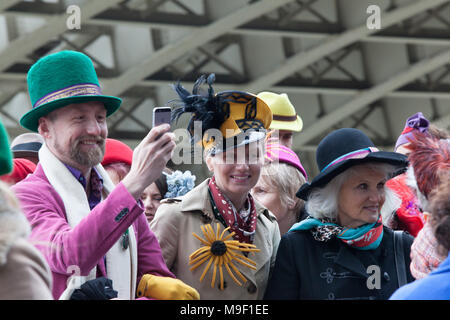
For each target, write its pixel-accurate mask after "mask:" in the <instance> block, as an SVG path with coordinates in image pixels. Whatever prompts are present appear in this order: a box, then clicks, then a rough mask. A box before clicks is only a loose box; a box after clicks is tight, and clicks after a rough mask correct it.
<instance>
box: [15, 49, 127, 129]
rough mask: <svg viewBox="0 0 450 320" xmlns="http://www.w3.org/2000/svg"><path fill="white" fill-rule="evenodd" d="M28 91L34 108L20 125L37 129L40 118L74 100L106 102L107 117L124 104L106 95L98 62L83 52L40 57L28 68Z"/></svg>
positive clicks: (65, 52)
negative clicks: (100, 79)
mask: <svg viewBox="0 0 450 320" xmlns="http://www.w3.org/2000/svg"><path fill="white" fill-rule="evenodd" d="M27 82H28V93H29V95H30V99H31V104H32V106H33V109H32V110H30V111H29V112H27V113H26V114H25V115H24V116H23V117H22V118H21V119H20V124H21V125H22V126H23V127H24V128H27V129H29V130H31V131H34V132H37V131H38V130H37V128H38V120H39V118H40V117H42V116H45V115H47V114H49V113H50V112H51V111H53V110H55V109H58V108H62V107H65V106H67V105H69V104H73V103H83V102H89V101H100V102H103V103H104V105H105V108H106V111H107V116H110V115H111V114H113V113H114V112H115V111H116V110H117V109H118V108H119V107H120V104H121V103H122V100H121V99H119V98H116V97H110V96H105V95H103V94H102V91H101V88H100V85H99V82H98V78H97V74H96V72H95V68H94V64H93V63H92V61H91V59H90V58H89V57H88V56H87V55H85V54H83V53H80V52H76V51H61V52H58V53H54V54H51V55H48V56H46V57H43V58H41V59H39V60H38V61H37V62H36V63H35V64H34V65H33V66H32V67H31V68H30V70H29V71H28V75H27Z"/></svg>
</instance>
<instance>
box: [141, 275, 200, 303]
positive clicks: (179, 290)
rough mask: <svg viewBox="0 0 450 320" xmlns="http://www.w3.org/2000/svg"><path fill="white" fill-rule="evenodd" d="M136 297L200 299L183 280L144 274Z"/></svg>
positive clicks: (195, 291)
mask: <svg viewBox="0 0 450 320" xmlns="http://www.w3.org/2000/svg"><path fill="white" fill-rule="evenodd" d="M137 296H138V297H143V296H145V297H147V298H153V299H157V300H200V294H199V293H198V292H197V290H195V289H194V288H192V287H190V286H188V285H187V284H185V283H184V282H183V281H181V280H179V279H175V278H171V277H159V276H155V275H153V274H144V275H143V276H142V278H141V281H140V282H139V285H138V288H137Z"/></svg>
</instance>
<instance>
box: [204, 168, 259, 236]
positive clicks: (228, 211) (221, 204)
mask: <svg viewBox="0 0 450 320" xmlns="http://www.w3.org/2000/svg"><path fill="white" fill-rule="evenodd" d="M209 191H210V196H211V200H212V202H211V204H212V206H213V210H214V215H215V216H216V218H217V219H218V220H219V221H221V222H222V224H223V225H224V226H225V227H230V232H235V235H234V236H233V238H234V239H235V240H237V241H239V242H245V243H253V239H254V237H255V230H256V218H257V215H256V208H255V203H254V201H253V198H252V196H251V195H250V194H248V196H247V201H248V203H249V204H250V208H249V209H250V210H249V214H248V215H247V216H245V214H243V215H242V216H241V214H240V213H239V212H237V210H236V208H235V207H234V206H233V204H232V203H231V201H230V200H228V199H227V198H226V197H225V196H224V194H223V193H222V191H220V189H219V188H218V187H217V184H216V179H215V177H214V176H213V177H212V178H211V180H210V181H209Z"/></svg>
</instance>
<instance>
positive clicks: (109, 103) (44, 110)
mask: <svg viewBox="0 0 450 320" xmlns="http://www.w3.org/2000/svg"><path fill="white" fill-rule="evenodd" d="M89 101H99V102H103V103H104V105H105V108H106V116H107V117H109V116H110V115H112V114H113V113H114V112H116V111H117V109H119V107H120V105H121V104H122V99H120V98H117V97H112V96H103V95H97V96H78V97H68V98H62V99H58V100H55V101H51V102H48V103H45V104H43V105H41V106H39V107H37V108H33V109H32V110H30V111H28V112H27V113H26V114H24V115H23V116H22V118H21V119H20V125H21V126H22V127H24V128H26V129H28V130H31V131H34V132H38V124H39V118H41V117H43V116H45V115H47V114H49V113H50V112H52V111H54V110H56V109H59V108H62V107H65V106H68V105H70V104H74V103H83V102H89Z"/></svg>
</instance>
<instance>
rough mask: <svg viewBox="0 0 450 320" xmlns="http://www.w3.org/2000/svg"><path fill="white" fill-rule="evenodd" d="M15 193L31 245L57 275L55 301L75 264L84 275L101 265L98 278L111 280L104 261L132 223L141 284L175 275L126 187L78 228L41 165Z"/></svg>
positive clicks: (92, 212)
mask: <svg viewBox="0 0 450 320" xmlns="http://www.w3.org/2000/svg"><path fill="white" fill-rule="evenodd" d="M13 190H14V192H15V193H16V195H17V197H18V198H19V200H20V202H21V206H22V210H23V212H24V213H25V215H26V217H27V218H28V221H29V222H30V224H31V227H32V232H31V236H30V241H31V242H32V243H34V244H35V246H36V247H37V248H38V249H39V250H40V251H41V252H42V254H43V255H44V257H45V258H46V260H47V263H48V264H49V266H50V270H51V271H52V275H53V290H52V292H53V297H54V298H56V299H57V298H59V296H60V295H61V293H62V292H63V291H64V290H65V289H66V283H67V280H68V278H69V277H70V276H71V275H72V274H73V272H74V266H76V268H79V270H80V272H81V275H87V274H88V273H89V271H90V270H91V269H92V268H93V267H95V266H97V276H104V277H107V274H106V270H105V263H104V260H103V257H104V256H105V254H106V252H107V251H108V250H109V249H110V248H111V247H112V246H113V244H114V243H115V242H116V241H117V240H118V239H119V238H120V237H121V235H122V234H123V233H124V232H125V230H126V229H127V228H128V227H129V226H130V225H131V224H133V228H134V232H135V235H136V241H137V245H138V249H137V250H138V275H137V277H138V279H137V282H136V283H137V284H138V283H139V280H140V278H141V277H142V276H143V275H144V274H154V275H158V276H166V277H174V275H173V274H172V273H171V272H170V271H169V269H168V268H167V266H166V264H165V262H164V258H163V256H162V253H161V248H160V246H159V243H158V241H157V239H156V237H155V235H154V234H153V232H152V231H150V228H149V226H148V223H147V220H146V218H145V215H144V214H143V210H142V208H141V207H140V206H139V205H138V204H137V202H136V200H135V199H134V198H133V197H132V196H131V195H130V193H129V192H128V190H127V189H126V188H125V186H124V185H123V184H122V183H119V184H118V185H117V186H116V188H115V189H114V190H113V191H112V192H111V193H110V194H109V196H108V197H107V198H106V199H105V200H104V201H102V202H101V203H100V204H98V205H97V206H96V207H95V208H94V209H93V210H92V211H91V213H90V214H89V215H88V216H87V217H86V218H85V219H84V220H82V221H81V222H80V223H79V224H78V225H77V226H76V227H75V228H73V229H72V228H71V227H70V226H69V225H68V223H67V219H66V216H65V210H64V204H63V201H62V199H61V198H60V196H59V195H58V194H57V193H56V191H55V190H54V189H53V187H52V186H51V185H50V183H49V181H48V180H47V177H46V176H45V174H44V171H43V169H42V167H41V165H38V166H37V168H36V171H35V172H34V174H32V175H29V176H28V177H27V178H26V179H25V180H22V181H21V182H19V183H18V184H16V185H15V186H14V187H13Z"/></svg>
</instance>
